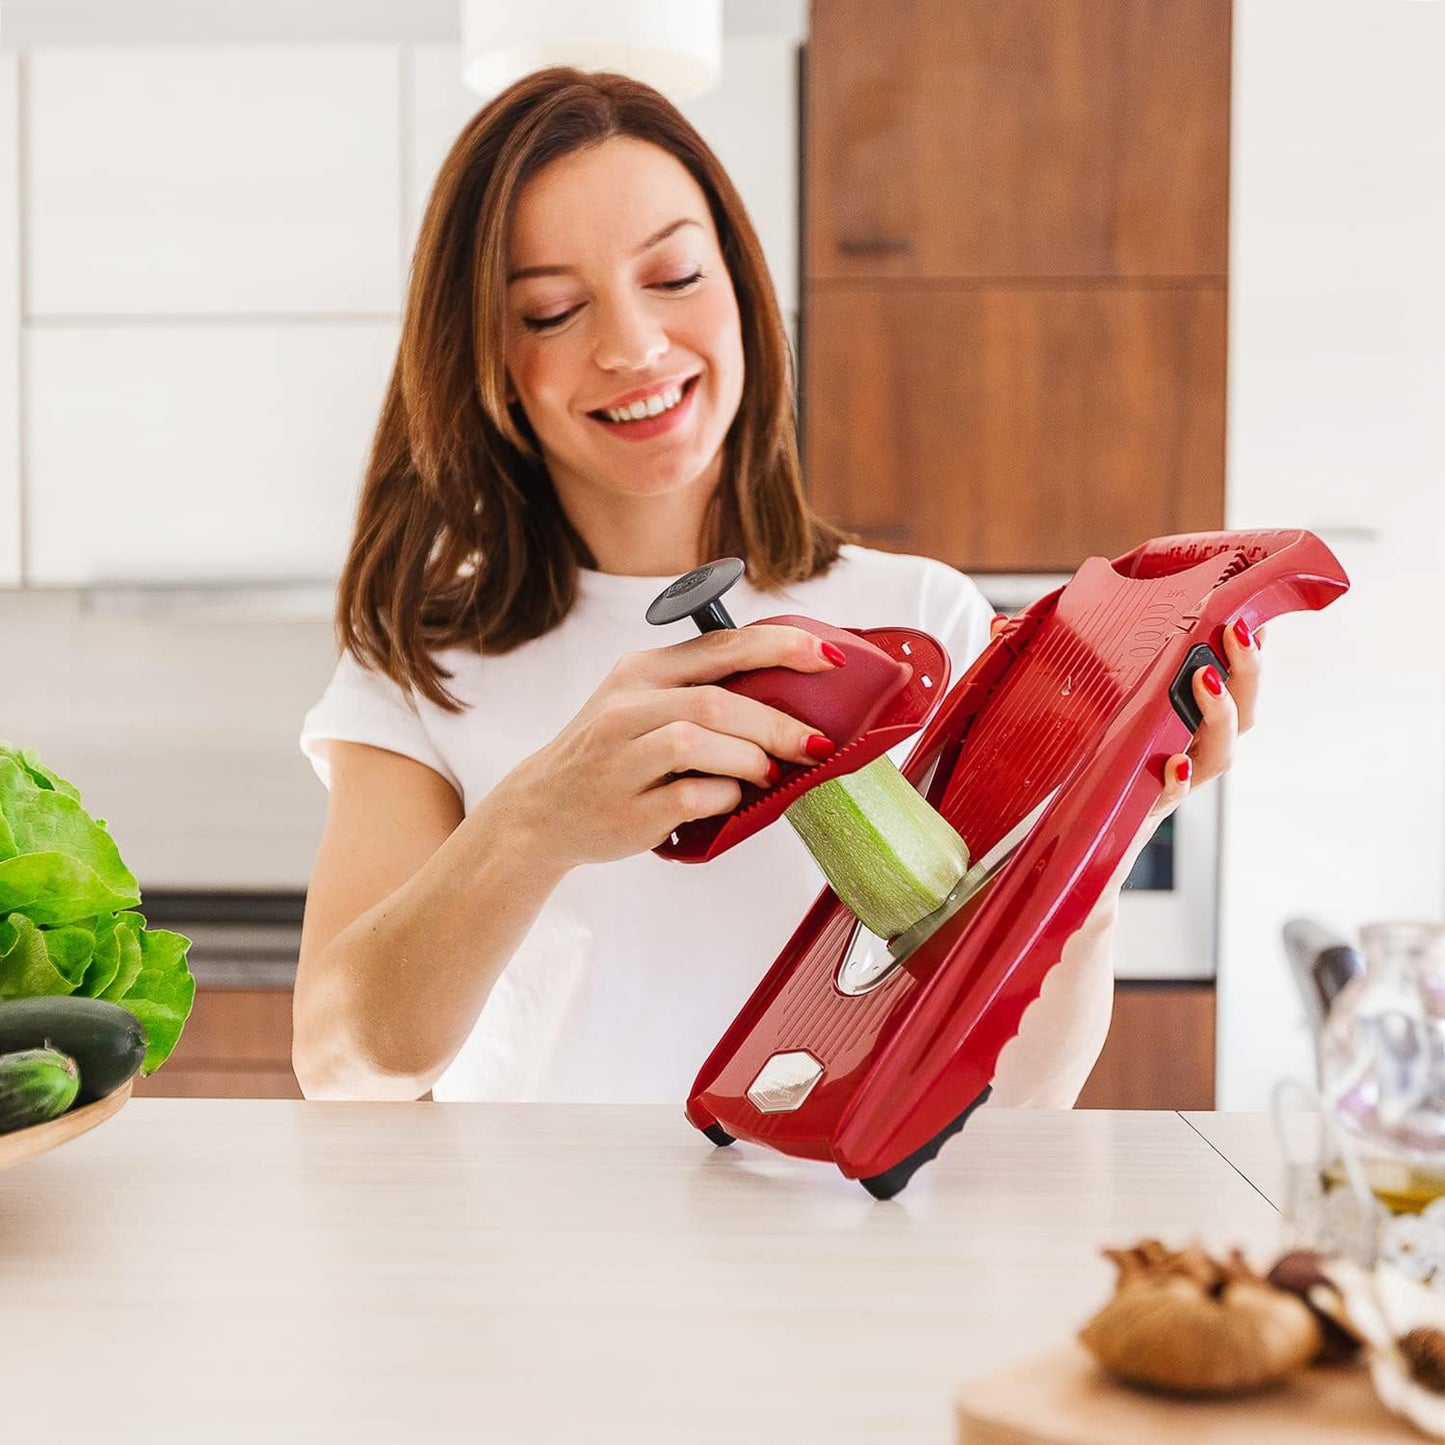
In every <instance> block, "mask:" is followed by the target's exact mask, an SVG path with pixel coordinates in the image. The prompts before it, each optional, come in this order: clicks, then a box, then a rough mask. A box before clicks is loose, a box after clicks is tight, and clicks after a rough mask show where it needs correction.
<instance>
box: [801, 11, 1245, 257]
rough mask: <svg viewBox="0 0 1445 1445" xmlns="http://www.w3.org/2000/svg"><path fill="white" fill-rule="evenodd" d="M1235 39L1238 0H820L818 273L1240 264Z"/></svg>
mask: <svg viewBox="0 0 1445 1445" xmlns="http://www.w3.org/2000/svg"><path fill="white" fill-rule="evenodd" d="M1229 47H1230V4H1229V0H1008V3H1007V4H1003V5H1001V4H999V3H998V0H894V3H892V4H890V5H888V6H887V7H886V8H880V7H879V6H878V5H877V4H876V0H814V5H813V24H812V32H811V37H810V42H809V57H808V120H809V125H808V139H807V172H808V183H809V203H810V211H811V225H810V230H809V235H808V250H807V268H808V272H809V275H810V276H812V277H814V278H821V277H852V278H858V277H865V276H866V277H871V276H878V275H889V276H910V277H917V276H951V277H957V276H976V277H1002V276H1220V275H1222V274H1223V273H1224V271H1225V267H1226V252H1227V245H1228V239H1227V235H1226V232H1225V227H1224V225H1223V216H1224V213H1225V207H1226V204H1227V190H1228V173H1229Z"/></svg>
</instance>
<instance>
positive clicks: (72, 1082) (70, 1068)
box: [0, 1048, 80, 1134]
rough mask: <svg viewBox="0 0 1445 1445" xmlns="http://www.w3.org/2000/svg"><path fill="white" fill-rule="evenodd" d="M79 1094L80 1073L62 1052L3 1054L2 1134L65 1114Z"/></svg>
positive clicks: (0, 1064) (0, 1063) (0, 1065)
mask: <svg viewBox="0 0 1445 1445" xmlns="http://www.w3.org/2000/svg"><path fill="white" fill-rule="evenodd" d="M79 1090H80V1070H79V1069H78V1068H76V1066H75V1060H74V1059H72V1058H71V1057H70V1056H69V1055H68V1054H62V1053H61V1052H60V1050H59V1049H52V1048H39V1049H20V1050H18V1051H17V1052H15V1053H9V1054H0V1134H8V1133H10V1132H11V1130H13V1129H28V1128H29V1127H30V1125H32V1124H43V1123H44V1122H45V1121H46V1120H47V1119H53V1118H55V1116H56V1115H57V1114H63V1113H64V1112H65V1111H66V1110H67V1109H68V1108H69V1107H70V1106H71V1105H72V1104H73V1103H74V1102H75V1096H76V1094H77V1093H78V1092H79Z"/></svg>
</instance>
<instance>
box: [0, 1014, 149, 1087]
mask: <svg viewBox="0 0 1445 1445" xmlns="http://www.w3.org/2000/svg"><path fill="white" fill-rule="evenodd" d="M47 1044H49V1045H51V1046H53V1047H54V1048H57V1049H59V1050H60V1051H61V1052H62V1053H65V1054H69V1055H70V1057H71V1058H72V1059H74V1060H75V1062H76V1064H77V1065H78V1066H79V1069H80V1092H79V1095H78V1100H77V1101H78V1102H79V1103H82V1104H88V1103H90V1102H91V1101H92V1100H93V1099H100V1098H103V1097H104V1096H105V1095H106V1094H109V1093H111V1092H112V1091H113V1090H115V1089H118V1088H120V1086H121V1085H122V1084H123V1083H125V1081H126V1080H127V1079H128V1078H130V1077H131V1075H133V1074H134V1073H135V1072H136V1070H137V1069H139V1068H140V1066H141V1061H142V1060H143V1059H144V1058H145V1056H146V1031H145V1029H144V1028H143V1027H142V1025H141V1021H140V1020H139V1019H138V1018H136V1016H135V1015H134V1014H133V1013H131V1011H130V1010H129V1009H126V1008H122V1007H121V1006H120V1005H119V1004H114V1003H110V1002H108V1001H107V1000H105V999H100V998H78V997H76V996H75V995H74V994H69V995H60V996H55V997H49V996H47V997H44V998H16V999H9V1000H7V1001H6V1002H5V1003H0V1054H5V1053H13V1052H15V1051H16V1050H18V1049H38V1048H43V1047H45V1046H46V1045H47Z"/></svg>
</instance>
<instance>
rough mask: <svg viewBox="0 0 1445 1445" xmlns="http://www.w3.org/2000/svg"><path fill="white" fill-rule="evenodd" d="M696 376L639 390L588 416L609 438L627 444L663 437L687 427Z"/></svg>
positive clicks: (696, 380)
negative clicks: (611, 437)
mask: <svg viewBox="0 0 1445 1445" xmlns="http://www.w3.org/2000/svg"><path fill="white" fill-rule="evenodd" d="M697 389H698V377H697V376H689V377H687V378H686V379H685V380H683V381H681V382H677V381H668V382H663V383H662V384H661V385H659V386H653V387H643V388H640V389H638V390H635V391H633V392H629V393H628V394H627V395H626V396H625V397H623V398H620V399H619V400H617V401H615V402H612V403H611V404H609V405H607V406H603V407H598V408H597V409H596V410H595V411H589V412H588V413H587V415H588V416H589V417H591V419H592V420H593V421H595V422H596V423H597V424H598V425H599V426H600V427H602V429H603V430H604V431H606V432H607V433H609V434H610V435H611V436H614V437H617V438H618V439H620V440H622V441H627V442H642V441H650V440H651V439H652V438H653V437H659V436H666V435H667V434H668V433H670V432H675V431H677V430H678V428H679V427H682V426H685V425H687V423H688V422H689V421H690V420H691V417H692V411H693V398H694V396H695V395H696V394H697Z"/></svg>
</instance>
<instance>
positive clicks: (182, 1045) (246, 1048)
mask: <svg viewBox="0 0 1445 1445" xmlns="http://www.w3.org/2000/svg"><path fill="white" fill-rule="evenodd" d="M135 1092H136V1093H137V1094H139V1095H145V1096H150V1097H152V1098H176V1099H299V1098H300V1097H301V1088H300V1085H298V1084H297V1082H296V1075H295V1074H294V1073H292V1071H291V990H290V989H289V988H269V989H263V988H206V987H202V988H198V989H197V990H196V1002H195V1006H194V1007H193V1008H192V1009H191V1016H190V1018H189V1019H188V1020H187V1021H186V1026H185V1028H184V1029H182V1030H181V1037H180V1041H179V1042H178V1043H177V1044H176V1047H175V1050H174V1052H173V1053H172V1054H171V1056H170V1058H169V1059H167V1060H166V1062H165V1063H164V1065H162V1067H161V1068H160V1069H158V1070H157V1071H156V1073H154V1074H153V1075H151V1077H150V1078H148V1079H137V1080H136V1085H135Z"/></svg>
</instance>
